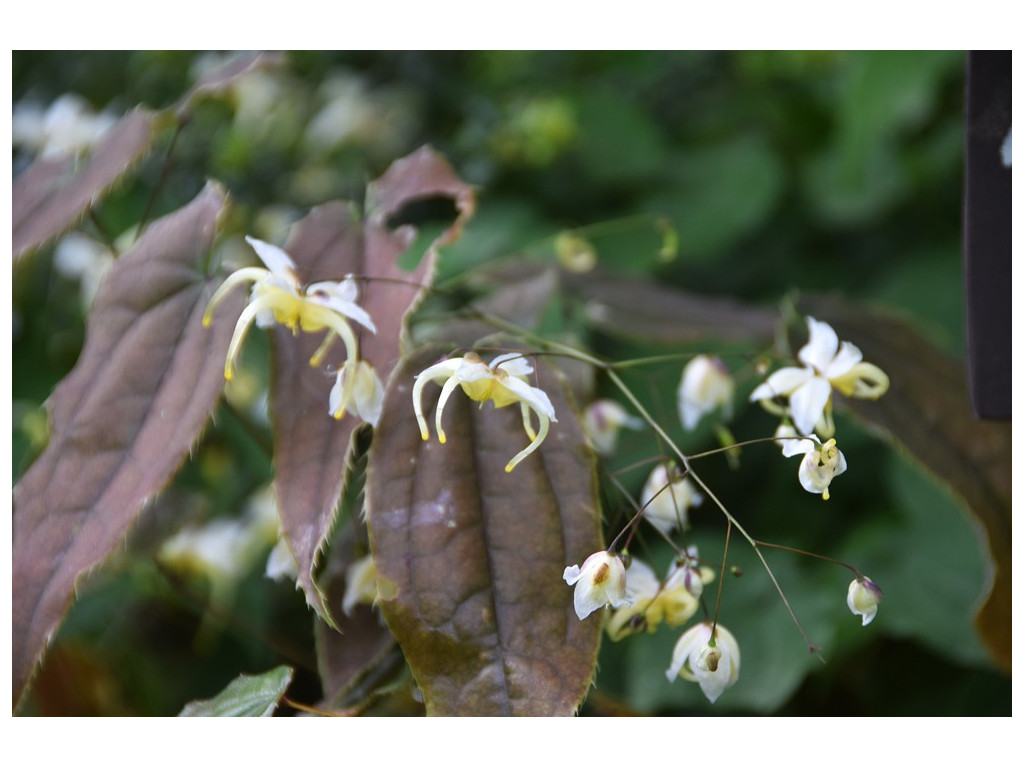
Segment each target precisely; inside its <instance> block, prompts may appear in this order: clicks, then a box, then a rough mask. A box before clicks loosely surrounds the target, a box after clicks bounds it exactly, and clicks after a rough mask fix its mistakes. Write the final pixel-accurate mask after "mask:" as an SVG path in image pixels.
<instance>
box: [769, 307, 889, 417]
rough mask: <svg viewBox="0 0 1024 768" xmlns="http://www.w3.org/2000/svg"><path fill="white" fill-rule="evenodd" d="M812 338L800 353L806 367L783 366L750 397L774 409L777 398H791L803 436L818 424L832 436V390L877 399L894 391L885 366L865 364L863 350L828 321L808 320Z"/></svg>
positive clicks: (793, 415) (793, 410)
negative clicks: (841, 336) (890, 386)
mask: <svg viewBox="0 0 1024 768" xmlns="http://www.w3.org/2000/svg"><path fill="white" fill-rule="evenodd" d="M807 328H808V332H809V334H810V338H809V339H808V341H807V344H805V345H804V346H803V347H802V348H801V349H800V351H799V353H798V354H797V357H798V358H799V359H800V362H801V363H803V364H804V367H803V368H793V367H791V368H780V369H779V370H777V371H775V373H773V374H771V375H770V376H769V377H768V379H767V380H766V381H765V382H764V383H763V384H761V385H760V386H758V387H757V388H756V389H754V391H753V392H751V393H750V399H751V401H760V402H761V404H762V405H764V406H765V407H766V408H767V409H768V410H773V411H774V408H773V406H772V403H773V401H774V399H775V398H777V397H788V398H789V415H790V416H791V418H792V420H793V425H794V426H795V427H796V430H797V431H798V432H799V433H800V434H801V435H809V434H810V433H811V432H812V431H814V429H815V427H816V426H819V427H820V428H821V431H822V433H823V434H825V435H831V433H832V429H831V419H830V418H829V406H830V402H831V398H832V390H833V389H836V390H838V391H839V392H840V393H841V394H843V395H846V396H847V397H857V398H863V399H868V400H876V399H878V398H879V397H881V396H882V395H884V394H885V392H886V390H888V389H889V377H888V376H886V375H885V373H884V372H883V371H882V369H881V368H879V367H878V366H876V365H872V364H871V363H865V362H862V360H863V357H864V356H863V354H862V353H861V351H860V350H859V349H858V348H857V347H856V346H854V345H853V344H851V343H850V342H848V341H844V342H842V343H840V342H839V337H838V336H837V335H836V332H835V331H834V330H833V329H832V326H830V325H829V324H828V323H824V322H821V321H819V320H815V319H814V318H813V317H808V318H807Z"/></svg>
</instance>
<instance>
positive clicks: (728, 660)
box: [665, 622, 740, 704]
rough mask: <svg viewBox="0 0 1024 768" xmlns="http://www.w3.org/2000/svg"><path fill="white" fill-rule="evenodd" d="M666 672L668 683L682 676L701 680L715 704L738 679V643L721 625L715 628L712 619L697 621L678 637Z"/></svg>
mask: <svg viewBox="0 0 1024 768" xmlns="http://www.w3.org/2000/svg"><path fill="white" fill-rule="evenodd" d="M665 675H666V677H668V680H669V682H673V681H674V680H675V679H676V677H682V678H683V679H685V680H690V681H693V682H696V683H698V684H699V685H700V689H701V690H702V691H703V692H704V695H705V696H707V697H708V701H710V702H711V703H712V704H714V703H715V701H716V700H717V699H718V697H719V696H721V695H722V693H723V692H724V691H725V689H726V688H729V687H730V686H732V685H733V684H734V683H735V682H736V681H737V680H738V679H739V676H740V647H739V644H738V643H737V642H736V638H735V637H733V636H732V633H731V632H730V631H729V630H727V629H726V628H725V627H723V626H722V625H721V624H719V625H717V626H716V627H714V628H712V625H711V624H710V623H709V622H704V623H701V624H697V625H696V626H694V627H691V628H690V629H688V630H687V631H686V632H684V633H683V635H682V637H680V638H679V640H678V642H677V643H676V647H675V650H673V652H672V664H671V665H670V666H669V668H668V670H666V672H665Z"/></svg>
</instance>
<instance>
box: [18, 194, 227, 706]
mask: <svg viewBox="0 0 1024 768" xmlns="http://www.w3.org/2000/svg"><path fill="white" fill-rule="evenodd" d="M225 206H226V199H225V195H224V192H223V191H222V190H221V189H220V188H219V187H218V186H216V185H214V184H209V185H207V187H206V189H204V190H203V191H202V193H200V194H199V195H198V196H197V197H196V199H195V200H193V201H192V202H191V203H190V204H189V205H187V206H186V207H184V208H182V209H180V210H178V211H176V212H174V213H172V214H170V215H168V216H166V217H164V218H163V219H160V220H158V221H156V222H154V223H153V224H152V225H151V226H150V228H149V229H148V230H147V231H146V232H145V233H144V234H143V236H142V237H141V238H140V239H139V241H138V242H137V243H136V245H135V247H134V248H133V249H132V250H131V251H130V252H129V253H126V254H125V255H124V256H122V257H121V258H120V259H118V261H117V262H116V263H115V264H114V266H113V267H112V268H111V270H110V272H109V273H108V275H107V277H106V278H105V280H104V282H103V284H102V286H101V287H100V290H99V293H98V294H97V296H96V301H95V304H94V305H93V309H92V312H91V313H90V315H89V320H88V325H87V328H86V342H85V348H84V349H83V350H82V354H81V357H80V358H79V360H78V363H77V364H76V365H75V368H74V370H72V371H71V373H69V374H68V375H67V377H66V378H65V379H64V380H63V381H62V382H61V383H60V384H59V385H58V386H57V388H56V390H55V391H54V393H53V395H52V396H51V397H50V399H49V401H48V408H49V412H50V422H51V435H50V442H49V445H47V447H46V449H45V450H44V451H43V453H42V454H41V455H40V456H39V458H38V459H37V460H36V462H35V463H34V464H33V465H32V466H31V467H30V468H29V470H28V471H27V472H26V473H25V475H24V477H23V478H22V479H21V481H20V482H19V483H18V485H17V486H16V487H15V489H14V546H13V573H14V588H13V627H14V633H13V641H14V643H13V644H14V648H13V664H14V695H15V699H16V700H17V698H18V697H19V696H20V695H21V694H22V692H23V690H24V688H25V686H26V684H27V682H28V680H29V678H30V676H31V674H32V671H33V669H34V667H35V665H36V663H37V662H38V661H39V659H40V658H41V657H42V655H43V652H44V650H45V646H46V643H47V642H48V640H49V639H50V638H51V637H52V635H53V633H54V632H55V631H56V628H57V625H58V624H59V622H60V620H61V618H62V616H63V614H64V612H65V610H66V609H67V607H68V604H69V603H70V602H71V597H72V594H73V591H74V588H75V583H76V581H77V579H78V578H79V576H80V575H81V574H83V573H84V572H85V571H88V570H89V569H90V568H93V567H95V566H96V565H98V564H99V563H101V562H102V561H103V560H104V558H106V557H107V555H108V554H109V553H110V551H111V550H112V549H113V548H114V547H116V546H117V545H118V543H119V542H121V541H122V540H123V539H124V537H125V535H126V534H127V532H128V530H129V528H130V527H131V525H132V523H133V522H134V521H135V519H136V518H137V517H138V515H139V512H140V511H141V510H142V507H143V506H144V505H145V504H146V502H147V501H149V500H150V499H151V498H152V497H153V495H154V494H156V493H157V492H158V491H159V490H160V489H161V488H162V487H163V485H164V484H165V483H166V482H167V481H168V479H169V478H170V477H171V476H172V475H173V474H174V471H175V470H176V469H177V467H178V465H179V464H181V462H182V460H183V459H184V457H185V456H186V454H187V453H188V451H189V449H190V447H191V446H192V445H193V444H194V443H195V441H196V438H197V437H198V436H199V433H200V431H201V430H202V428H203V426H204V425H205V424H206V422H207V420H208V419H209V417H210V414H211V412H212V411H213V408H214V406H215V405H216V403H217V399H218V397H219V396H220V392H221V388H222V387H223V384H224V372H223V371H224V355H225V354H226V352H227V347H228V342H229V340H230V338H231V331H232V323H231V321H230V320H228V319H227V316H228V315H229V314H230V313H231V311H232V310H234V311H235V312H236V313H237V311H239V308H240V305H241V299H242V297H241V296H240V295H239V296H237V297H231V302H232V304H233V307H229V308H228V311H227V312H226V313H224V315H223V316H221V317H220V318H219V319H216V320H215V322H214V323H213V325H212V327H211V328H208V329H207V328H203V325H202V322H201V319H202V315H203V311H204V309H205V308H206V303H207V301H208V300H209V298H210V296H211V295H212V292H213V287H212V285H211V283H210V281H209V280H207V279H206V277H205V276H204V274H203V272H202V265H203V263H204V261H205V259H206V257H207V253H208V251H209V249H210V245H211V243H212V241H213V236H214V232H215V230H216V226H217V222H218V220H219V218H220V217H221V215H222V214H223V212H224V210H225Z"/></svg>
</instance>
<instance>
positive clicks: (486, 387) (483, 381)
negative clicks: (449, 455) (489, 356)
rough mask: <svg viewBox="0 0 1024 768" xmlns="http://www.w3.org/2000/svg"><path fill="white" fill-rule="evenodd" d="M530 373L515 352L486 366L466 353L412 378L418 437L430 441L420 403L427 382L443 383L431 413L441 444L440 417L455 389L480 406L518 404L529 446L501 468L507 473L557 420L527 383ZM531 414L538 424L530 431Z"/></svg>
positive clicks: (540, 394)
mask: <svg viewBox="0 0 1024 768" xmlns="http://www.w3.org/2000/svg"><path fill="white" fill-rule="evenodd" d="M531 373H533V366H532V365H530V363H529V362H528V361H527V360H526V358H524V357H523V356H522V355H521V354H519V353H508V354H504V355H498V356H497V357H495V358H494V359H493V360H491V362H490V364H488V363H485V362H484V361H483V359H482V358H481V357H480V356H479V355H477V354H475V353H473V352H468V353H466V355H465V356H464V357H453V358H449V359H448V360H442V361H441V362H440V363H437V364H435V365H432V366H430V367H429V368H427V369H426V370H424V371H423V372H422V373H420V374H418V375H417V376H416V383H415V384H414V385H413V388H412V404H413V409H414V410H415V412H416V421H417V423H418V424H419V427H420V436H421V437H422V438H423V439H424V440H429V439H430V428H429V427H428V426H427V421H426V419H425V418H424V417H423V402H422V398H423V387H424V386H426V384H427V382H428V381H433V382H435V383H438V384H440V383H441V382H444V384H443V385H442V386H441V395H440V397H438V400H437V409H436V411H435V412H434V427H435V429H436V430H437V439H438V441H440V442H441V443H444V442H445V441H446V440H447V436H446V435H445V431H444V427H442V425H441V415H442V413H443V412H444V406H445V403H447V402H448V398H449V397H451V395H452V392H454V391H455V389H456V388H457V387H460V386H461V387H462V391H463V392H465V393H466V394H467V395H468V396H469V398H470V399H471V400H474V401H476V402H478V403H481V404H483V403H486V402H487V401H490V402H492V403H494V407H495V408H504V407H505V406H506V405H512V404H513V403H519V406H520V409H521V411H522V415H523V428H524V429H525V430H526V435H527V437H529V438H530V444H529V445H528V446H526V448H524V449H523V450H521V451H520V452H519V453H517V454H516V455H515V456H513V457H512V459H511V461H509V462H508V464H506V465H505V471H506V472H511V471H512V470H513V469H515V467H516V465H517V464H518V463H519V462H521V461H522V460H523V459H525V458H526V457H527V456H529V455H530V454H531V453H533V452H534V451H535V450H537V448H539V447H540V444H541V443H542V442H544V438H545V437H547V434H548V430H549V429H550V427H551V422H552V421H558V419H556V418H555V409H554V406H552V405H551V401H550V400H549V399H548V396H547V395H546V394H545V393H544V391H543V390H541V389H538V388H537V387H532V386H530V385H529V384H528V383H527V376H528V375H529V374H531ZM531 413H534V414H536V415H537V420H538V422H539V426H538V428H537V430H536V431H535V430H534V429H533V424H532V419H531Z"/></svg>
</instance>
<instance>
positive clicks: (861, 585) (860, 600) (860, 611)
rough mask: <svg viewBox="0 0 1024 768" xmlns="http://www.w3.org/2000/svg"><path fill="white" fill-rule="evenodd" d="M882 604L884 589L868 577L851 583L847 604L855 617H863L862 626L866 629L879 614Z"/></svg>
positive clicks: (847, 592)
mask: <svg viewBox="0 0 1024 768" xmlns="http://www.w3.org/2000/svg"><path fill="white" fill-rule="evenodd" d="M880 602H882V588H881V587H879V586H878V585H877V584H875V582H873V581H872V580H871V579H869V578H868V577H867V576H861V577H859V578H856V579H854V580H853V581H851V582H850V588H849V589H848V590H847V591H846V604H847V606H849V608H850V611H851V612H853V614H854V615H855V616H860V617H861V622H860V625H861V626H862V627H866V626H867V625H868V624H870V623H871V621H872V620H873V619H874V618H875V614H876V613H878V604H879V603H880Z"/></svg>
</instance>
